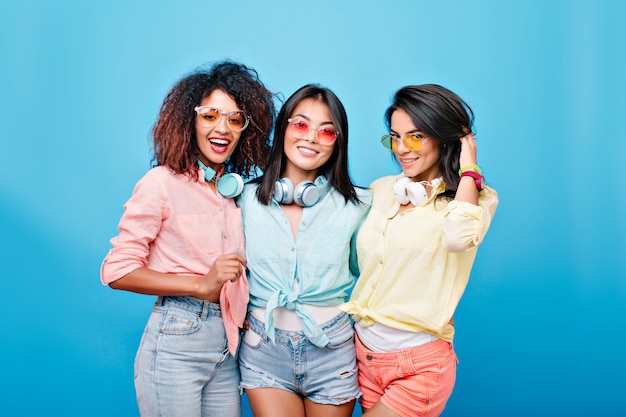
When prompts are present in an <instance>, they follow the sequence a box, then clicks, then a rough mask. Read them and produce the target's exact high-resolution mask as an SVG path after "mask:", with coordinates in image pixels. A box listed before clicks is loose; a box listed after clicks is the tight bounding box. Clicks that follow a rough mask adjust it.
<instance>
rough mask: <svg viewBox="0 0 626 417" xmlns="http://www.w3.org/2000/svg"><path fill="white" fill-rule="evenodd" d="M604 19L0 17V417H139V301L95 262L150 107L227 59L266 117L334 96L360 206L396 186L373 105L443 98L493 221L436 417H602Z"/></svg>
mask: <svg viewBox="0 0 626 417" xmlns="http://www.w3.org/2000/svg"><path fill="white" fill-rule="evenodd" d="M625 18H626V3H624V2H617V1H608V0H607V1H602V0H595V1H594V0H589V1H568V0H554V1H543V0H523V1H497V0H493V1H489V0H474V1H452V0H449V1H445V0H441V1H422V0H405V1H400V0H386V1H382V0H381V1H374V0H361V1H357V0H316V1H287V0H278V1H271V2H270V1H254V0H242V1H232V2H231V1H219V2H218V1H206V0H195V1H189V0H179V1H175V2H174V1H162V0H153V1H146V0H139V1H91V2H86V1H77V0H76V1H69V0H68V1H55V2H48V1H35V0H20V1H17V0H7V1H3V2H2V5H0V56H1V60H2V61H1V65H0V83H1V87H2V88H1V92H0V145H1V146H0V157H1V163H0V196H1V199H2V200H1V201H2V204H1V205H0V231H1V239H2V247H1V249H0V261H1V264H2V269H1V270H0V274H1V279H0V290H1V293H0V294H1V295H2V304H0V306H1V307H2V311H4V318H5V319H4V320H3V324H2V332H1V333H2V342H1V343H0V373H1V375H2V376H1V377H0V410H2V411H0V413H2V414H3V415H11V416H94V417H95V416H110V415H115V416H136V415H138V413H137V408H136V404H135V398H134V388H133V378H132V368H133V366H132V362H133V357H134V353H135V350H136V348H137V345H138V342H139V338H140V335H141V332H142V329H143V326H144V324H145V322H146V319H147V317H148V314H149V311H150V308H151V305H152V302H153V298H152V297H147V296H141V295H137V294H130V293H124V292H117V291H112V290H110V289H108V288H106V287H103V286H102V285H101V284H100V281H99V266H100V262H101V260H102V258H103V257H104V255H105V254H106V252H107V250H108V249H109V239H110V238H111V237H112V236H113V235H115V234H116V232H117V229H116V227H117V222H118V220H119V217H120V215H121V214H122V205H123V204H124V202H125V201H126V200H127V199H128V197H129V196H130V193H131V191H132V189H133V186H134V184H135V183H136V181H137V180H138V179H139V178H140V177H141V176H142V175H143V174H144V173H145V172H146V170H148V169H149V167H150V147H149V129H150V127H151V126H152V124H153V122H154V121H155V118H156V115H157V111H158V108H159V106H160V103H161V101H162V99H163V97H164V96H165V94H166V93H167V91H168V90H169V89H170V88H171V86H172V85H173V84H174V83H175V82H176V81H177V80H178V79H179V78H180V77H181V76H182V75H184V74H185V73H187V72H189V71H191V70H192V69H194V68H195V67H197V66H199V65H202V64H210V63H212V62H214V61H215V60H218V59H223V58H232V59H235V60H240V61H242V62H244V63H246V64H248V65H250V66H252V67H254V68H255V69H257V70H258V72H259V74H260V76H261V79H262V80H263V81H264V82H265V83H266V85H267V86H268V87H270V88H271V89H272V90H273V91H277V92H282V93H283V94H284V96H285V97H287V96H289V95H290V94H291V93H292V92H293V91H295V89H296V88H298V87H300V86H301V85H303V84H305V83H308V82H318V83H321V84H323V85H325V86H328V87H330V88H332V89H333V90H334V91H335V92H336V93H337V94H338V96H339V97H340V98H341V99H342V100H343V102H344V104H345V106H346V108H347V111H348V115H349V119H350V164H351V172H352V174H353V177H354V179H355V181H356V182H357V183H359V184H360V185H365V186H367V185H368V184H369V183H370V182H371V181H372V180H373V179H375V178H377V177H379V176H382V175H388V174H391V173H395V172H398V168H397V167H396V166H395V165H394V164H393V163H392V162H391V159H390V158H389V156H388V155H387V153H386V151H384V149H382V147H381V146H380V145H379V143H378V138H379V137H380V136H381V135H382V134H383V133H385V127H384V124H383V112H384V110H385V108H386V107H387V105H388V104H389V101H390V98H391V95H392V93H393V92H394V91H395V90H397V89H398V88H399V87H401V86H403V85H405V84H420V83H438V84H442V85H444V86H446V87H448V88H450V89H452V90H454V91H455V92H457V93H458V94H459V95H461V96H462V97H463V98H465V99H466V100H467V101H468V103H469V104H470V105H471V106H472V107H473V109H474V111H475V113H476V121H477V123H476V127H477V131H478V134H477V141H478V142H477V143H478V146H479V163H480V164H481V166H482V167H483V169H484V171H485V173H486V177H487V181H488V183H490V185H492V186H493V187H494V188H496V189H497V190H498V191H499V194H500V201H501V202H500V207H499V209H498V213H497V215H496V217H495V219H494V222H493V224H492V228H491V231H490V233H489V234H488V236H487V238H486V240H485V242H484V244H483V246H482V247H481V249H480V250H479V254H478V258H477V261H476V264H475V267H474V270H473V273H472V277H471V280H470V284H469V287H468V288H467V291H466V293H465V296H464V298H463V300H462V301H461V304H460V306H459V309H458V311H457V314H456V317H455V320H456V326H457V337H456V348H457V351H458V355H459V358H460V361H461V362H460V364H459V367H458V380H457V385H456V388H455V391H454V393H453V395H452V397H451V399H450V401H449V403H448V406H447V409H446V411H445V412H444V416H447V417H451V416H464V417H471V416H480V417H489V416H528V415H533V416H551V415H570V416H573V415H602V416H617V415H624V414H625V412H626V400H625V395H624V394H626V383H625V382H624V372H625V371H626V360H625V358H624V343H625V342H626V332H625V326H624V319H625V318H626V303H625V301H626V269H625V267H624V258H625V257H626V244H625V243H624V236H625V235H626V221H625V220H624V215H625V214H626V198H625V195H626V193H624V191H623V188H624V185H623V183H624V177H623V173H624V166H625V164H624V156H625V155H626V152H625V151H626V145H625V143H626V141H625V140H624V120H625V116H626V111H625V110H626V76H625V75H624V74H626V25H625V24H624V21H625ZM245 407H247V404H246V406H245ZM5 410H8V412H6V413H5ZM246 412H247V413H248V411H246ZM248 415H249V414H248ZM355 415H359V412H358V411H357V412H355Z"/></svg>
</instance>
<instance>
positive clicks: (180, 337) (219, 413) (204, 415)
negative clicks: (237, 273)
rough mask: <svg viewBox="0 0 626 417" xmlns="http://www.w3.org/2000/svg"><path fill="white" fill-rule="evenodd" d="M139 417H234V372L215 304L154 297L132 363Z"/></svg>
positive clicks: (237, 414) (236, 393)
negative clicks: (152, 306)
mask: <svg viewBox="0 0 626 417" xmlns="http://www.w3.org/2000/svg"><path fill="white" fill-rule="evenodd" d="M135 389H136V391H137V402H138V404H139V411H140V413H141V416H142V417H178V416H179V417H209V416H215V417H240V416H241V395H240V391H239V367H238V364H237V359H236V358H233V357H232V356H231V355H230V353H229V352H228V347H227V342H226V333H225V331H224V324H223V322H222V313H221V310H220V306H219V305H218V304H213V303H210V302H208V301H202V300H198V299H195V298H192V297H159V298H158V299H157V302H156V304H155V305H154V308H153V310H152V314H151V315H150V319H149V320H148V324H147V325H146V328H145V330H144V333H143V336H142V338H141V344H140V345H139V350H138V351H137V356H136V358H135Z"/></svg>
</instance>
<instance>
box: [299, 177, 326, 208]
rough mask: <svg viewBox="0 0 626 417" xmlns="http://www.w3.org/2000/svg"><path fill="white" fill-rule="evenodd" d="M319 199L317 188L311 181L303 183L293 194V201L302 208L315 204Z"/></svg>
mask: <svg viewBox="0 0 626 417" xmlns="http://www.w3.org/2000/svg"><path fill="white" fill-rule="evenodd" d="M319 198H320V192H319V190H318V189H317V186H316V185H315V184H314V183H312V182H311V181H303V182H301V183H300V184H298V186H297V187H296V189H295V190H294V192H293V200H294V201H295V202H296V204H297V205H299V206H302V207H310V206H312V205H314V204H315V203H317V200H318V199H319Z"/></svg>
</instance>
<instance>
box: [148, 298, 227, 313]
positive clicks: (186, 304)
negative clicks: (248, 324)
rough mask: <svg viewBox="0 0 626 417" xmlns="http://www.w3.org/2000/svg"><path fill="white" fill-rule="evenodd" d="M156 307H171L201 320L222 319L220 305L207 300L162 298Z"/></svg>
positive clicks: (156, 303)
mask: <svg viewBox="0 0 626 417" xmlns="http://www.w3.org/2000/svg"><path fill="white" fill-rule="evenodd" d="M154 305H155V306H156V307H165V306H171V307H176V308H180V309H183V310H187V311H191V312H192V313H194V314H197V315H198V317H200V318H201V319H206V318H207V317H209V316H219V317H222V310H221V309H220V305H219V304H216V303H212V302H210V301H206V300H200V299H198V298H194V297H187V296H170V295H168V296H160V297H158V298H157V300H156V302H155V303H154Z"/></svg>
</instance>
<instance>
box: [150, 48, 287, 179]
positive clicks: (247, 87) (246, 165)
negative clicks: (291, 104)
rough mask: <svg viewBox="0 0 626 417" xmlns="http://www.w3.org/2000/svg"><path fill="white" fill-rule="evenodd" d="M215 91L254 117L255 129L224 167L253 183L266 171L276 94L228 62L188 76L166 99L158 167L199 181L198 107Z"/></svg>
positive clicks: (157, 132) (157, 134) (156, 136)
mask: <svg viewBox="0 0 626 417" xmlns="http://www.w3.org/2000/svg"><path fill="white" fill-rule="evenodd" d="M215 90H222V91H224V92H225V93H227V94H228V95H229V96H231V97H232V98H233V99H234V100H235V102H236V103H237V106H238V107H239V108H240V109H241V110H243V111H244V112H246V114H247V115H248V116H249V117H250V125H249V126H248V127H247V128H246V129H245V130H244V131H242V132H241V138H240V139H239V142H238V144H237V148H236V149H235V151H234V152H233V154H232V155H231V156H230V158H228V160H226V162H224V168H225V170H226V172H234V173H237V174H239V175H241V176H243V177H246V178H249V177H250V176H252V175H253V174H254V173H255V172H256V167H258V168H260V169H264V168H265V162H266V161H267V158H268V154H269V150H270V134H271V131H272V125H273V122H274V115H275V114H276V109H275V107H274V94H273V93H271V92H270V91H269V90H268V89H267V88H266V87H265V86H264V85H263V83H262V82H261V81H260V80H259V78H258V74H257V72H256V71H255V70H253V69H251V68H248V67H246V66H245V65H243V64H239V63H236V62H232V61H228V60H226V61H221V62H218V63H216V64H215V65H213V66H212V67H211V68H210V69H208V70H205V69H199V70H196V71H194V72H193V73H191V74H189V75H187V76H185V77H184V78H182V79H181V80H180V81H178V82H177V83H176V85H174V87H172V89H171V91H170V92H169V93H168V94H167V96H166V97H165V99H164V100H163V104H162V105H161V109H160V112H159V119H158V120H157V122H156V123H155V125H154V127H153V128H152V134H153V146H154V158H153V161H154V162H156V165H164V166H167V167H168V168H169V169H170V170H172V171H173V172H175V173H178V174H185V175H188V176H189V177H191V178H194V179H195V178H196V176H197V172H198V171H197V170H198V165H197V162H196V160H197V155H198V153H199V150H198V145H197V143H196V140H195V138H196V124H195V120H196V112H195V111H194V107H195V106H197V105H199V104H200V102H201V101H202V100H203V99H204V98H205V97H207V96H209V95H210V94H211V93H212V92H213V91H215Z"/></svg>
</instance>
